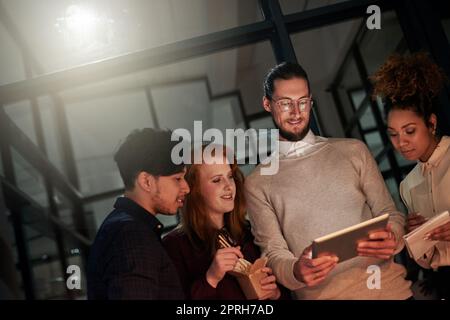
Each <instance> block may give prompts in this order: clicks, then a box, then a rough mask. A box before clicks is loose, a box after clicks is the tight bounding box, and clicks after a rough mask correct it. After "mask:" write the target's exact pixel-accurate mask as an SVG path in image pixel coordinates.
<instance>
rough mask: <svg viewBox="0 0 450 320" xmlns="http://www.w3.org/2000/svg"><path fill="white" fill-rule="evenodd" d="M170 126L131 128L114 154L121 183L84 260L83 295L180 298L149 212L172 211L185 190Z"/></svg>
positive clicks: (158, 226)
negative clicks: (175, 160)
mask: <svg viewBox="0 0 450 320" xmlns="http://www.w3.org/2000/svg"><path fill="white" fill-rule="evenodd" d="M176 143H177V142H173V141H171V132H170V131H162V130H155V129H150V128H146V129H142V130H135V131H133V132H132V133H130V134H129V135H128V137H127V138H126V140H125V142H123V143H122V145H121V146H120V147H119V150H118V151H117V153H116V154H115V156H114V160H115V161H116V163H117V166H118V167H119V171H120V175H121V177H122V180H123V182H124V185H125V194H124V196H123V197H119V198H118V199H117V200H116V202H115V204H114V210H113V211H112V212H111V213H110V214H109V215H108V216H107V217H106V219H105V221H104V222H103V223H102V225H101V227H100V229H99V230H98V233H97V236H96V238H95V241H94V244H93V245H92V247H91V253H90V257H89V262H88V274H87V280H88V299H159V300H171V299H183V293H182V290H181V287H180V283H179V280H178V277H177V273H176V269H175V267H174V266H173V265H172V263H171V260H170V258H169V257H168V256H167V254H166V253H165V251H164V249H163V247H162V245H161V231H162V225H161V223H160V222H159V221H158V220H157V219H156V217H155V215H156V214H157V213H158V214H165V215H174V214H176V213H177V211H178V209H179V208H180V207H182V206H183V203H184V198H185V196H186V194H188V193H189V186H188V184H187V183H186V180H184V175H185V172H186V169H185V166H184V164H174V163H173V162H172V160H171V151H172V148H173V147H174V146H175V144H176Z"/></svg>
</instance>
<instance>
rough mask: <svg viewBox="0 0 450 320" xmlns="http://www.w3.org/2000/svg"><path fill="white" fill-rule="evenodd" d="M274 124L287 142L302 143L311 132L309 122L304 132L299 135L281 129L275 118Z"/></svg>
mask: <svg viewBox="0 0 450 320" xmlns="http://www.w3.org/2000/svg"><path fill="white" fill-rule="evenodd" d="M272 120H273V123H274V124H275V128H277V129H278V131H279V133H280V136H281V137H283V138H284V139H286V140H287V141H292V142H295V141H300V140H302V139H303V138H304V137H306V135H307V134H308V131H309V120H308V122H307V123H306V126H305V127H304V128H303V130H302V131H300V132H299V133H294V132H289V131H286V130H283V129H281V126H279V125H278V123H277V122H276V121H275V118H274V117H272Z"/></svg>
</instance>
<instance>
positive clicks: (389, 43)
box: [359, 11, 406, 75]
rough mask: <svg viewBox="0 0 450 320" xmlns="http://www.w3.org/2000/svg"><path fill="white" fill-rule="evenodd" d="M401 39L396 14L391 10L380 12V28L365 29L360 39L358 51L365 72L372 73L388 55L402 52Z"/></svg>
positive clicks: (400, 30)
mask: <svg viewBox="0 0 450 320" xmlns="http://www.w3.org/2000/svg"><path fill="white" fill-rule="evenodd" d="M401 41H404V39H403V32H402V29H401V27H400V24H399V22H398V19H397V15H396V14H395V12H393V11H388V12H382V13H381V29H380V30H377V31H376V32H371V31H370V30H367V31H366V32H365V33H364V35H363V37H362V39H361V40H360V45H359V46H360V51H361V55H362V57H363V60H364V63H365V66H366V68H367V73H368V74H369V75H372V74H374V73H375V72H376V71H377V69H378V68H379V67H380V66H381V65H382V64H383V62H384V61H385V60H386V59H387V57H388V56H389V55H391V54H392V53H394V52H396V50H397V49H401V52H400V53H403V48H404V47H405V49H406V46H402V45H400V44H401Z"/></svg>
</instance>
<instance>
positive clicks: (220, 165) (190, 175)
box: [163, 146, 289, 300]
mask: <svg viewBox="0 0 450 320" xmlns="http://www.w3.org/2000/svg"><path fill="white" fill-rule="evenodd" d="M201 150H202V163H201V164H193V165H191V166H190V167H189V169H188V171H187V173H186V181H187V182H188V184H189V186H190V188H191V193H190V195H189V196H187V197H186V202H185V206H184V208H183V212H182V222H181V224H180V226H179V227H177V228H176V229H175V230H173V231H172V232H171V233H169V234H168V235H167V236H166V237H165V238H164V239H163V244H164V247H165V248H166V251H167V253H168V254H169V256H170V257H171V258H172V260H173V262H174V264H175V266H176V268H177V271H178V275H179V277H180V280H181V284H182V287H183V289H184V292H185V295H186V297H187V298H188V299H215V300H221V299H225V300H243V299H246V297H245V295H244V292H243V291H242V290H241V288H240V286H239V283H238V281H237V280H236V278H235V277H233V276H232V275H230V274H229V271H232V270H233V269H235V267H236V266H237V265H238V267H239V266H240V267H242V266H243V263H244V264H245V263H246V262H245V261H243V260H242V258H244V259H245V260H247V261H248V262H251V263H253V262H254V261H255V260H256V259H258V258H259V257H260V255H261V254H260V251H259V248H258V247H257V246H256V245H255V244H254V243H253V236H252V234H251V232H250V225H249V223H248V222H247V221H246V219H245V199H244V194H243V183H244V176H243V174H242V172H241V171H240V170H239V167H238V165H237V163H236V159H232V160H231V161H227V157H226V149H225V147H223V146H217V147H215V148H213V149H212V150H213V152H212V154H211V155H210V156H209V155H208V156H206V155H205V154H206V153H205V146H204V147H203V148H202V149H201ZM217 150H221V151H220V152H221V154H219V155H217V156H216V154H215V152H214V151H217ZM218 160H219V161H218ZM247 265H248V263H247ZM244 267H245V265H244ZM261 271H262V272H264V273H266V276H265V277H264V278H263V279H262V280H261V282H260V283H261V287H262V289H263V292H264V291H265V292H266V294H264V295H263V296H262V297H261V299H278V298H280V289H279V287H278V285H277V283H276V282H275V280H276V279H275V276H274V275H272V270H271V269H270V268H268V267H264V268H263V269H262V270H261ZM285 295H286V297H288V296H289V293H286V292H285V293H284V294H283V297H284V296H285Z"/></svg>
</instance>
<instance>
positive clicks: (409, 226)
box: [406, 212, 428, 233]
mask: <svg viewBox="0 0 450 320" xmlns="http://www.w3.org/2000/svg"><path fill="white" fill-rule="evenodd" d="M427 220H428V219H427V218H425V217H424V216H421V215H420V214H419V213H417V212H415V213H410V214H408V216H407V218H406V232H407V233H410V232H411V231H413V230H414V229H417V228H418V227H420V226H421V225H422V224H424V223H425V222H427Z"/></svg>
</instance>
